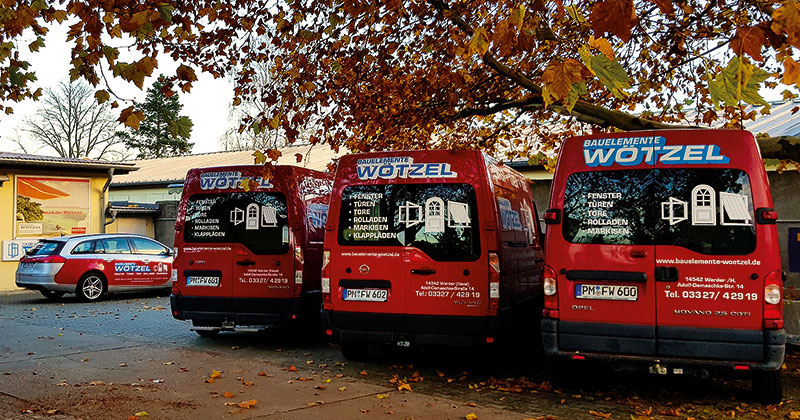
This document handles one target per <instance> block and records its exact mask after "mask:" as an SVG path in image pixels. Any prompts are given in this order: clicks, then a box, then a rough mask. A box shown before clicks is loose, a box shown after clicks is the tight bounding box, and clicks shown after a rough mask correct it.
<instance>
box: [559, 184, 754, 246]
mask: <svg viewBox="0 0 800 420" xmlns="http://www.w3.org/2000/svg"><path fill="white" fill-rule="evenodd" d="M753 214H754V211H753V199H752V194H751V189H750V179H749V177H748V176H747V173H745V172H744V171H742V170H739V169H695V168H669V169H655V170H648V169H636V170H619V171H596V172H579V173H574V174H572V175H570V177H569V179H568V180H567V187H566V193H565V197H564V226H563V235H564V238H565V239H566V240H567V241H569V242H574V243H586V244H631V245H674V246H680V247H683V248H686V249H689V250H692V251H695V252H698V253H701V254H707V255H745V254H749V253H751V252H753V251H754V250H755V246H756V231H755V224H754V217H753Z"/></svg>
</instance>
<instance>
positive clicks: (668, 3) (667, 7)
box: [653, 0, 675, 15]
mask: <svg viewBox="0 0 800 420" xmlns="http://www.w3.org/2000/svg"><path fill="white" fill-rule="evenodd" d="M653 3H655V4H656V6H658V10H659V11H661V13H663V14H665V15H672V14H673V13H675V5H674V4H673V3H672V0H653Z"/></svg>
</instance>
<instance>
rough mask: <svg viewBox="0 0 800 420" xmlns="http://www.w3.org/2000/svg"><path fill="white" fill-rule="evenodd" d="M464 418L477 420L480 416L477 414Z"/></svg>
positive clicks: (470, 414)
mask: <svg viewBox="0 0 800 420" xmlns="http://www.w3.org/2000/svg"><path fill="white" fill-rule="evenodd" d="M464 418H465V419H467V420H477V418H478V415H477V414H475V413H469V414H467V415H466V416H464Z"/></svg>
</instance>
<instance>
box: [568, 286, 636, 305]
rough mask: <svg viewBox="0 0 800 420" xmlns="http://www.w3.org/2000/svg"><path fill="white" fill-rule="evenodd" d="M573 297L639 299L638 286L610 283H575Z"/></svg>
mask: <svg viewBox="0 0 800 420" xmlns="http://www.w3.org/2000/svg"><path fill="white" fill-rule="evenodd" d="M575 297H576V298H578V299H604V300H629V301H635V300H637V299H639V287H637V286H620V285H611V284H576V285H575Z"/></svg>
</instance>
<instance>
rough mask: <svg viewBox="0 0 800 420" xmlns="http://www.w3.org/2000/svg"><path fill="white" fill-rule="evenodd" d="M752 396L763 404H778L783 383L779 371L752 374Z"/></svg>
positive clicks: (781, 397) (781, 396) (781, 394)
mask: <svg viewBox="0 0 800 420" xmlns="http://www.w3.org/2000/svg"><path fill="white" fill-rule="evenodd" d="M752 383H753V396H754V397H755V398H756V399H757V400H758V401H759V402H762V403H764V404H778V403H780V402H781V400H782V399H783V382H782V381H781V371H780V370H765V371H759V372H754V373H753V380H752Z"/></svg>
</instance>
